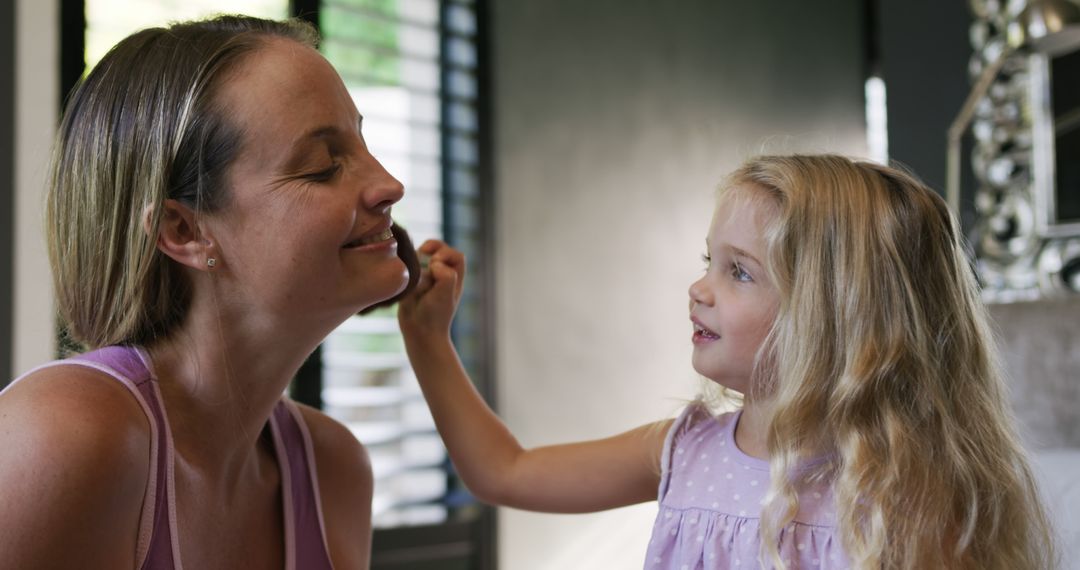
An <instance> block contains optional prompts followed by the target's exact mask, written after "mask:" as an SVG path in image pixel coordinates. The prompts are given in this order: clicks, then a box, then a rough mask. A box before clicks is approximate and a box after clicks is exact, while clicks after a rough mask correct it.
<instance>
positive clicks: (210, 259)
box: [206, 257, 217, 268]
mask: <svg viewBox="0 0 1080 570" xmlns="http://www.w3.org/2000/svg"><path fill="white" fill-rule="evenodd" d="M206 266H207V267H210V268H213V267H215V266H217V259H214V258H213V257H207V258H206Z"/></svg>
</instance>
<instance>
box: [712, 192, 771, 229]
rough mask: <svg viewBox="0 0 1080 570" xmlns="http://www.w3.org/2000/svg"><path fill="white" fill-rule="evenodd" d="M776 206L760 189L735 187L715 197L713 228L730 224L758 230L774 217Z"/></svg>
mask: <svg viewBox="0 0 1080 570" xmlns="http://www.w3.org/2000/svg"><path fill="white" fill-rule="evenodd" d="M776 213H777V212H776V204H774V203H773V202H772V200H771V199H770V198H769V196H768V195H767V194H766V192H765V191H763V190H762V189H760V188H757V187H756V186H753V185H736V186H732V187H729V188H725V189H724V190H722V191H721V192H720V194H719V195H718V196H717V201H716V209H715V211H714V213H713V222H712V223H713V227H714V228H716V227H718V226H720V225H727V224H732V223H739V224H740V225H742V224H749V225H751V226H754V227H755V228H756V229H758V230H760V229H761V228H763V227H764V226H765V224H766V223H767V222H768V221H769V220H772V219H773V218H774V217H775V216H776Z"/></svg>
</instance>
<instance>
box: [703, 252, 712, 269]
mask: <svg viewBox="0 0 1080 570" xmlns="http://www.w3.org/2000/svg"><path fill="white" fill-rule="evenodd" d="M701 261H702V262H703V263H704V264H705V269H708V268H709V266H710V265H712V258H711V257H709V254H707V253H703V254H701Z"/></svg>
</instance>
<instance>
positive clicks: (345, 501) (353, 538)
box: [298, 404, 374, 568]
mask: <svg viewBox="0 0 1080 570" xmlns="http://www.w3.org/2000/svg"><path fill="white" fill-rule="evenodd" d="M298 407H299V408H300V413H301V415H302V416H303V418H304V423H305V424H307V427H308V431H309V432H311V441H312V446H313V447H314V450H313V451H314V455H315V463H316V466H317V472H318V480H319V494H320V501H321V504H322V509H323V516H324V520H325V522H326V539H327V543H328V545H329V547H330V556H331V558H332V559H333V561H334V566H336V567H339V568H367V564H368V559H369V558H370V549H371V497H372V489H373V484H374V481H373V477H372V473H371V460H370V459H369V458H368V454H367V450H366V449H365V448H364V446H363V445H361V444H360V442H359V441H357V439H356V436H354V435H353V434H352V432H351V431H349V429H348V428H347V427H345V426H344V425H342V424H341V423H340V422H338V421H337V420H335V419H333V418H331V417H330V416H328V415H326V414H324V413H322V412H320V411H318V410H316V409H315V408H312V407H310V406H305V405H303V404H298Z"/></svg>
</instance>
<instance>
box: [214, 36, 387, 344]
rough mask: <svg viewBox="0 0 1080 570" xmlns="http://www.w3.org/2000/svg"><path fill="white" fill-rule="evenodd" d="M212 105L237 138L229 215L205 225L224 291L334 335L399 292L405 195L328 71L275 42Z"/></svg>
mask: <svg viewBox="0 0 1080 570" xmlns="http://www.w3.org/2000/svg"><path fill="white" fill-rule="evenodd" d="M217 102H218V103H219V104H220V105H221V106H222V108H223V109H224V111H225V117H226V119H227V120H229V121H231V122H232V124H233V125H234V126H235V127H237V128H238V129H239V130H240V133H241V135H240V139H241V141H242V142H241V147H240V150H239V152H238V154H237V158H236V159H235V161H234V162H233V164H232V165H231V166H230V170H229V173H228V178H227V189H226V192H227V196H226V200H225V203H224V206H223V207H222V208H220V209H219V210H218V211H216V212H215V213H213V214H212V215H209V216H206V223H207V227H208V229H209V230H210V235H211V236H213V238H214V239H215V240H216V242H217V243H216V244H214V245H215V246H216V247H217V251H216V253H217V254H218V256H219V258H220V259H219V262H220V263H219V266H218V269H216V270H215V271H216V272H217V274H218V275H217V279H218V283H219V285H220V286H221V287H222V290H223V291H224V294H225V295H228V296H231V297H232V299H231V300H232V301H234V302H236V303H238V304H239V305H240V306H241V307H244V308H245V309H246V310H254V311H263V312H269V313H270V314H272V315H273V316H274V317H275V318H281V317H284V318H285V319H286V320H288V319H289V318H290V317H292V318H294V319H296V318H303V319H311V318H314V319H321V321H320V322H323V321H325V322H326V324H329V325H330V326H334V325H336V323H338V322H340V321H342V320H344V319H345V318H347V317H348V315H349V314H352V313H355V312H356V311H358V310H359V309H361V308H364V307H366V306H368V305H371V304H373V303H376V302H378V301H381V300H383V299H387V298H389V297H392V296H394V295H395V294H396V293H397V292H399V291H401V290H402V288H403V287H404V286H405V283H406V280H407V277H408V273H407V271H406V268H405V265H404V263H402V261H401V260H400V259H399V258H398V256H397V253H396V252H397V243H396V242H395V241H394V239H393V238H392V237H391V236H390V223H391V220H390V208H391V206H392V205H393V204H394V203H395V202H397V201H398V200H400V199H401V197H402V195H403V188H402V185H401V183H400V182H398V181H397V180H396V179H394V177H393V176H391V175H390V174H389V173H388V172H387V171H386V170H385V169H384V168H383V167H382V165H381V164H379V162H378V161H377V160H376V159H375V157H374V156H372V155H371V153H370V152H369V151H368V148H367V145H366V143H365V142H364V138H363V136H362V134H361V126H362V117H361V116H360V115H359V113H358V112H357V110H356V107H355V105H354V104H353V101H352V98H351V97H350V95H349V93H348V91H347V90H346V89H345V85H344V84H343V83H342V81H341V78H340V77H339V76H338V74H337V72H335V71H334V69H333V68H332V67H331V66H330V64H329V63H327V61H326V60H325V59H324V58H323V57H322V56H321V55H320V54H319V53H318V52H316V51H315V50H313V49H311V48H309V47H307V46H304V45H301V44H299V43H296V42H293V41H290V40H285V39H278V38H274V39H270V40H268V41H267V43H266V44H265V45H264V46H263V47H261V48H259V49H258V50H257V51H256V52H254V53H252V54H249V55H248V56H247V57H246V59H245V60H244V61H243V62H241V63H240V65H239V66H238V68H237V69H236V70H235V71H234V73H233V74H232V75H231V76H230V77H229V78H228V79H226V80H225V81H224V82H223V83H222V85H221V88H220V90H219V92H218V99H217ZM264 314H265V313H264Z"/></svg>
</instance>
